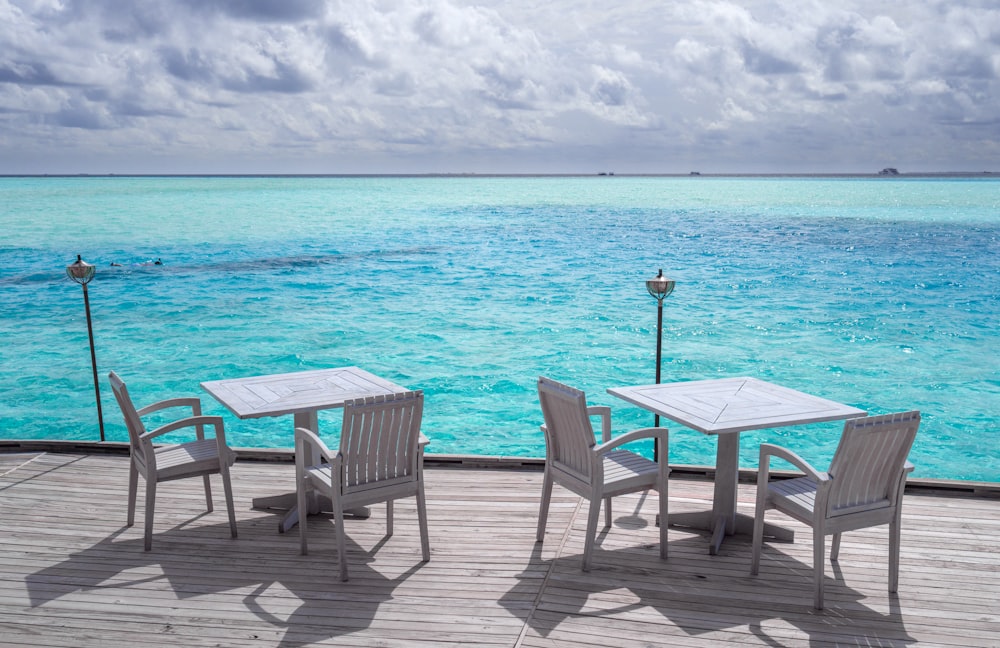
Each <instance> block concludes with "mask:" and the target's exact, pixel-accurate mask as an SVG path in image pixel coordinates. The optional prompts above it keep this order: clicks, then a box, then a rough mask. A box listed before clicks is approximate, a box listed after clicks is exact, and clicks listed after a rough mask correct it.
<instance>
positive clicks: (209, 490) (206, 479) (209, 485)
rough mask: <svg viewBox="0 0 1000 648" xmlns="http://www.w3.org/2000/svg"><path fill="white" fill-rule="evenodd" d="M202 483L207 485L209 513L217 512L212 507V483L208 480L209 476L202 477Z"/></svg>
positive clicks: (206, 503)
mask: <svg viewBox="0 0 1000 648" xmlns="http://www.w3.org/2000/svg"><path fill="white" fill-rule="evenodd" d="M201 479H202V482H203V483H204V484H205V506H206V508H207V510H208V512H209V513H211V512H212V511H214V510H215V507H214V506H213V505H212V482H211V481H210V480H209V479H208V475H202V477H201Z"/></svg>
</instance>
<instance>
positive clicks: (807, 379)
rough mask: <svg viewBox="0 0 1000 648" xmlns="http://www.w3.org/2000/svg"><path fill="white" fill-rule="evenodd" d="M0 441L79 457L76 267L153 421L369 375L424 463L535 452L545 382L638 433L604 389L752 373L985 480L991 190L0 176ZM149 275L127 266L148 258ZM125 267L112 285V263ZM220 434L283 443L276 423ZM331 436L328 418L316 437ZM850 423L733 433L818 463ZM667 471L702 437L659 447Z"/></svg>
mask: <svg viewBox="0 0 1000 648" xmlns="http://www.w3.org/2000/svg"><path fill="white" fill-rule="evenodd" d="M0 197H2V200H0V232H2V235H0V236H2V238H0V290H2V295H3V299H2V300H0V337H2V339H3V344H2V345H0V359H2V363H0V393H2V394H3V396H2V399H0V435H2V436H3V437H6V438H58V439H94V440H96V439H97V437H98V429H97V421H96V418H97V417H96V408H95V405H94V392H93V384H92V376H91V368H90V357H89V351H88V343H87V331H86V321H85V316H84V308H83V299H82V291H81V290H80V288H79V286H77V285H76V284H74V283H72V282H71V281H69V280H68V279H67V278H66V277H65V273H64V268H65V266H66V265H67V264H68V263H70V262H72V261H73V260H75V258H76V254H81V255H83V258H84V259H85V260H87V261H89V262H91V263H94V264H95V265H96V266H97V267H98V272H97V276H96V278H95V279H94V281H93V283H92V284H91V285H90V300H91V308H92V312H93V320H94V329H95V338H96V347H97V361H98V366H99V370H100V374H101V377H102V385H101V387H102V397H103V407H104V418H105V424H106V428H107V435H108V438H109V439H110V440H125V438H126V436H125V428H124V424H123V423H122V420H121V415H120V413H119V412H118V409H117V406H116V404H115V403H114V399H113V397H112V395H111V390H110V386H109V385H108V384H107V380H106V375H107V372H108V371H109V370H111V369H114V370H116V371H117V372H118V373H120V374H121V375H122V376H123V378H125V380H126V382H128V383H129V387H130V389H131V391H132V393H133V397H134V398H135V399H136V400H137V401H138V402H140V403H145V402H149V401H152V400H157V399H160V398H165V397H168V396H177V395H182V394H188V393H195V394H198V393H200V390H199V387H198V384H199V382H201V381H204V380H214V379H221V378H230V377H238V376H247V375H254V374H260V373H277V372H288V371H296V370H301V369H316V368H322V367H330V366H342V365H358V366H361V367H363V368H365V369H368V370H369V371H372V372H373V373H376V374H379V375H381V376H384V377H386V378H388V379H390V380H393V381H395V382H397V383H400V384H402V385H405V386H407V387H410V388H421V389H424V390H425V392H426V395H427V406H426V412H425V420H424V431H425V433H426V434H427V436H429V437H430V438H431V439H432V440H433V444H432V446H431V448H430V450H431V451H432V452H436V453H448V454H451V453H468V454H485V455H517V456H543V455H544V442H543V438H542V435H541V432H540V431H539V428H538V424H539V422H540V412H539V409H538V403H537V398H536V394H535V379H536V378H537V376H538V375H540V374H544V375H548V376H551V377H553V378H556V379H558V380H562V381H565V382H569V383H572V384H574V385H577V386H579V387H581V388H583V389H585V390H587V392H588V396H589V399H590V400H591V401H592V402H593V403H599V404H607V405H611V406H612V407H613V408H614V424H615V429H616V431H625V430H626V429H630V428H633V427H640V426H648V425H651V424H652V421H651V419H652V415H650V414H648V413H646V412H644V411H642V410H639V409H637V408H635V407H632V406H630V405H628V404H626V403H624V402H621V401H617V400H616V399H614V398H613V397H611V396H609V395H608V394H607V393H606V392H605V390H606V388H608V387H612V386H620V385H628V384H643V383H651V382H653V379H654V376H655V367H654V361H655V341H656V304H655V300H653V299H652V298H651V297H650V296H649V295H648V294H647V293H646V291H645V288H644V283H643V282H644V280H645V279H647V278H650V277H652V276H653V275H655V274H656V272H657V270H658V269H659V268H663V270H664V274H666V275H667V276H669V277H671V278H674V279H675V280H676V281H677V288H676V290H675V292H674V294H673V295H671V296H670V297H669V298H668V299H667V301H666V303H665V309H664V325H663V334H664V358H663V378H664V380H665V381H670V380H695V379H703V378H716V377H726V376H754V377H757V378H762V379H764V380H770V381H774V382H778V383H780V384H783V385H786V386H789V387H793V388H796V389H800V390H803V391H807V392H811V393H815V394H817V395H821V396H824V397H827V398H831V399H834V400H837V401H841V402H844V403H849V404H851V405H854V406H857V407H861V408H864V409H866V410H868V411H869V412H871V413H873V414H878V413H886V412H891V411H898V410H904V409H911V408H912V409H920V410H921V411H922V412H923V415H924V422H923V425H922V428H921V433H920V435H919V437H918V439H917V443H916V447H915V448H914V451H913V454H912V457H911V459H912V461H913V463H915V464H916V465H917V469H916V475H917V476H922V477H935V478H951V479H969V480H988V481H1000V360H998V349H1000V332H998V329H1000V327H998V324H1000V317H998V314H1000V181H997V180H990V179H950V178H949V179H909V178H899V179H888V178H877V179H876V178H872V179H851V178H842V179H836V178H652V177H640V178H631V177H621V176H615V177H596V176H595V177H587V178H584V177H577V178H552V177H542V178H487V177H454V178H291V177H278V178H223V177H212V178H103V177H102V178H97V177H92V178H0ZM157 258H160V259H162V260H163V265H161V266H153V265H142V264H144V263H147V262H149V261H152V260H154V259H157ZM113 262H114V263H119V264H122V265H121V266H114V267H113V266H111V264H112V263H113ZM204 402H205V405H206V409H207V410H208V411H209V412H211V413H218V414H222V415H224V416H225V417H226V425H227V434H228V437H229V439H230V442H231V444H232V445H236V446H258V447H289V446H290V445H291V420H290V419H259V420H254V421H240V420H238V419H236V418H235V417H233V416H231V415H229V414H228V412H226V411H225V410H224V409H223V408H222V407H221V406H220V405H218V404H217V403H215V401H213V400H212V399H211V398H210V397H208V396H207V395H205V398H204ZM320 421H321V423H320V424H321V427H322V428H323V429H324V430H325V431H329V434H330V435H331V436H335V435H336V430H337V427H338V424H339V412H330V413H325V414H323V415H321V419H320ZM841 425H842V424H839V423H828V424H822V425H814V426H807V427H796V428H784V429H780V430H770V431H761V432H754V433H747V434H745V435H744V436H743V446H742V456H741V463H742V464H743V465H744V466H747V467H752V466H755V465H756V455H757V445H758V443H759V442H761V441H773V442H778V443H782V444H785V445H790V446H792V447H794V448H795V449H797V450H798V451H799V452H800V454H802V455H803V456H805V457H806V458H807V459H809V460H810V461H814V462H816V463H817V464H818V465H820V466H823V465H825V464H826V462H828V461H829V459H830V457H831V456H832V454H833V451H834V449H835V448H836V443H837V439H838V437H839V433H840V428H841ZM672 428H673V429H674V431H673V432H672V436H671V448H670V457H671V461H673V462H676V463H688V464H713V463H714V452H715V442H714V439H712V438H710V437H705V436H703V435H701V434H699V433H697V432H694V431H691V430H685V429H682V428H678V427H677V426H676V425H673V426H672Z"/></svg>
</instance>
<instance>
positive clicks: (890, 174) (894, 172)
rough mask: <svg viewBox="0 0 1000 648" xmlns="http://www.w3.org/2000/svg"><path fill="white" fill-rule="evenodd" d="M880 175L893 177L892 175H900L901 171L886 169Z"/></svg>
mask: <svg viewBox="0 0 1000 648" xmlns="http://www.w3.org/2000/svg"><path fill="white" fill-rule="evenodd" d="M878 174H879V175H881V176H892V175H899V171H898V170H896V169H894V168H892V167H886V168H884V169H882V170H881V171H879V172H878Z"/></svg>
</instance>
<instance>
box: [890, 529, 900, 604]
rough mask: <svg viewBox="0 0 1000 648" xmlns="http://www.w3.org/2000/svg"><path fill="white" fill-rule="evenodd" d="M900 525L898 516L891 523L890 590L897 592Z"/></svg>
mask: <svg viewBox="0 0 1000 648" xmlns="http://www.w3.org/2000/svg"><path fill="white" fill-rule="evenodd" d="M899 527H900V520H899V517H898V516H897V517H896V519H894V520H893V521H892V522H890V523H889V591H890V592H895V591H896V590H898V589H899V530H900V529H899Z"/></svg>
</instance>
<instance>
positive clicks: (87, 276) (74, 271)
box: [66, 254, 95, 285]
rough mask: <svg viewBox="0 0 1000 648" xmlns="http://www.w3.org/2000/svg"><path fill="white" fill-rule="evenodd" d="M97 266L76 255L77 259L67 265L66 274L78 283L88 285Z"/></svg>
mask: <svg viewBox="0 0 1000 648" xmlns="http://www.w3.org/2000/svg"><path fill="white" fill-rule="evenodd" d="M94 271H95V268H94V266H93V265H92V264H90V263H87V262H86V261H84V260H83V259H81V258H80V255H79V254H77V255H76V261H74V262H73V263H71V264H69V265H68V266H66V275H67V276H68V277H69V278H70V279H72V280H73V281H75V282H76V283H78V284H81V285H86V284H88V283H90V280H91V279H93V278H94Z"/></svg>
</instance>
